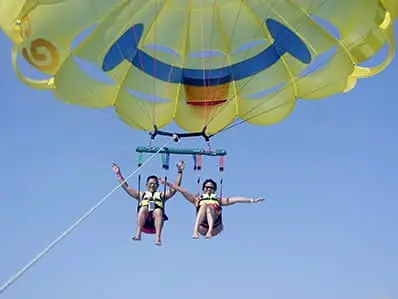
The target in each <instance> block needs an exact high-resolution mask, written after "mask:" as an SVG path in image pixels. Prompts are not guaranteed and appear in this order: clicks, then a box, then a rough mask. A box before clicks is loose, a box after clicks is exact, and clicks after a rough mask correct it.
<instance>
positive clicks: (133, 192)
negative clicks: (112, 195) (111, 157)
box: [112, 163, 140, 200]
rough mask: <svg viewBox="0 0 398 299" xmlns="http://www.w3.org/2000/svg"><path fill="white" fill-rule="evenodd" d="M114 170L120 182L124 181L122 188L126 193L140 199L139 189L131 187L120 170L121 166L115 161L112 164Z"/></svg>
mask: <svg viewBox="0 0 398 299" xmlns="http://www.w3.org/2000/svg"><path fill="white" fill-rule="evenodd" d="M112 170H113V172H114V173H115V175H116V177H117V179H118V181H119V183H121V184H122V183H123V184H122V188H123V190H124V191H126V193H127V194H128V195H130V196H131V197H133V198H135V199H137V200H138V199H139V198H140V194H139V192H138V191H137V190H135V189H134V188H131V187H129V185H128V184H127V181H125V179H124V177H123V175H122V172H121V171H120V168H119V166H117V165H116V164H115V163H113V164H112Z"/></svg>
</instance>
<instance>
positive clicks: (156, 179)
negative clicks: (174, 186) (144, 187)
mask: <svg viewBox="0 0 398 299" xmlns="http://www.w3.org/2000/svg"><path fill="white" fill-rule="evenodd" d="M150 179H154V180H155V181H156V184H157V185H159V180H158V177H157V176H156V175H150V176H149V177H147V178H146V183H147V184H148V182H149V180H150Z"/></svg>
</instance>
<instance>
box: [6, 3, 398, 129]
mask: <svg viewBox="0 0 398 299" xmlns="http://www.w3.org/2000/svg"><path fill="white" fill-rule="evenodd" d="M397 4H398V0H349V1H347V0H277V1H275V0H93V1H88V0H0V27H1V29H2V30H3V31H4V32H5V34H6V35H7V36H8V37H9V38H10V39H11V40H12V41H13V43H14V47H13V52H12V53H13V64H14V68H15V70H16V72H17V75H18V76H19V78H20V79H21V80H22V81H23V82H25V83H26V84H28V85H29V86H31V87H33V88H37V89H50V90H52V91H53V93H54V95H55V97H56V98H58V99H59V100H61V101H64V102H66V103H71V104H76V105H81V106H85V107H95V108H105V107H112V106H113V107H114V108H115V111H116V113H117V114H118V116H119V117H120V118H121V119H122V120H123V121H124V122H126V123H127V124H128V125H130V126H132V127H134V128H136V129H140V130H152V129H153V128H154V126H156V127H158V128H161V127H164V126H166V125H167V124H169V123H170V122H172V121H173V120H174V121H175V122H176V123H177V124H178V125H179V126H180V127H181V128H183V129H184V130H186V131H188V132H200V131H202V130H203V129H204V128H206V130H207V132H208V133H211V134H213V133H216V132H219V131H220V130H222V129H223V128H225V127H227V126H228V125H230V124H231V123H232V122H233V121H234V120H235V119H236V118H240V119H241V120H243V121H247V122H249V123H252V124H257V125H270V124H274V123H276V122H279V121H281V120H283V119H284V118H285V117H286V116H287V115H288V114H289V113H290V112H291V111H292V109H293V108H294V106H295V102H296V100H297V99H298V98H300V99H321V98H325V97H329V96H331V95H333V94H336V93H342V92H347V91H349V90H350V89H352V88H353V87H354V86H355V84H356V81H357V80H358V78H365V77H370V76H373V75H375V74H376V73H378V72H380V71H382V70H383V69H384V68H385V67H386V66H387V65H388V64H389V63H390V61H391V59H392V57H393V55H394V52H395V41H394V32H393V21H394V19H395V18H396V17H397V15H398V5H397ZM88 29H90V33H89V34H88V35H85V36H83V33H84V32H87V30H88ZM331 29H335V30H336V31H337V32H338V34H337V35H334V34H332V33H331ZM79 38H80V40H79ZM76 41H78V44H77V45H74V43H76ZM385 45H388V54H387V57H386V59H385V60H384V61H383V62H382V63H381V64H380V65H377V66H375V67H364V66H360V64H361V63H363V62H364V61H366V60H368V59H370V58H372V57H373V56H374V55H375V54H376V53H378V52H379V50H380V49H381V48H383V47H384V46H385ZM331 50H333V51H334V52H333V55H332V56H331V58H330V59H328V60H327V61H326V62H325V63H324V64H323V65H321V66H318V67H316V68H315V69H314V70H312V71H311V72H309V71H308V70H309V68H310V67H311V66H312V64H313V63H314V62H315V61H316V59H317V58H318V57H319V56H320V55H322V54H324V53H326V52H328V51H331ZM18 55H22V56H23V57H24V58H25V60H26V61H27V62H28V63H29V64H30V65H32V66H33V67H34V68H35V69H36V70H39V71H41V72H42V73H44V74H47V75H49V76H50V79H48V80H41V81H40V80H33V79H29V78H27V77H25V76H24V75H23V74H22V73H21V72H20V71H19V69H18V65H17V62H16V61H17V56H18ZM79 60H81V61H85V62H88V63H91V64H92V65H94V66H95V67H96V68H97V69H98V70H99V71H101V72H102V73H103V74H105V75H106V76H108V77H109V79H110V80H112V82H110V83H103V82H102V81H100V80H98V79H96V78H94V76H91V75H90V74H88V73H87V72H86V71H84V70H83V68H82V67H81V65H80V64H79Z"/></svg>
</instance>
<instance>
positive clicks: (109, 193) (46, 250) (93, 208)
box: [0, 139, 172, 294]
mask: <svg viewBox="0 0 398 299" xmlns="http://www.w3.org/2000/svg"><path fill="white" fill-rule="evenodd" d="M171 141H172V139H170V140H168V141H167V142H166V143H165V144H164V145H163V146H162V147H160V148H159V149H158V150H157V151H156V152H155V153H153V154H152V155H151V156H150V157H148V159H146V160H145V162H143V163H142V164H141V166H140V167H138V168H137V169H135V170H134V171H133V172H132V173H130V174H129V175H128V176H127V177H126V178H125V179H124V181H123V182H121V183H120V184H119V185H117V186H116V187H115V188H113V189H112V190H111V191H110V192H108V194H106V195H105V196H104V197H103V198H101V199H100V200H99V201H98V202H97V203H96V204H95V205H94V206H93V207H92V208H91V209H89V210H88V211H87V212H86V213H85V214H83V216H81V217H80V218H79V219H77V220H76V221H75V222H74V223H73V224H72V225H71V226H70V227H69V228H67V229H66V230H65V231H64V232H63V233H62V234H61V235H59V236H58V237H57V238H56V239H55V240H54V241H52V242H51V243H50V244H49V245H48V246H47V247H46V248H45V249H44V250H43V251H41V252H40V253H39V254H38V255H37V256H36V257H34V258H33V259H32V260H31V261H30V262H29V263H27V264H26V265H25V266H24V267H23V268H22V269H21V270H19V271H18V272H17V273H16V274H15V275H14V276H12V277H11V278H10V279H9V280H8V281H7V282H5V283H4V284H3V285H2V286H1V287H0V294H2V293H3V292H4V291H5V290H6V289H7V288H8V287H10V286H11V285H12V284H13V283H14V282H15V281H16V280H17V279H18V278H20V277H21V276H22V275H23V274H25V272H26V271H28V270H29V269H30V268H31V267H32V266H33V265H35V264H36V263H37V262H38V261H39V260H40V259H41V258H43V256H44V255H45V254H47V253H48V252H49V251H50V250H51V249H53V248H54V247H55V246H56V245H57V244H58V243H59V242H60V241H62V239H64V238H65V237H66V236H67V235H69V234H70V233H71V232H72V231H73V230H74V229H75V228H76V227H78V226H79V225H80V224H81V223H82V222H83V221H84V220H85V219H86V218H88V216H90V215H91V214H92V213H93V212H94V211H95V210H97V209H98V208H99V207H100V206H101V205H102V204H103V203H104V202H105V201H106V200H107V199H108V198H109V197H110V196H111V195H112V194H113V193H114V192H115V191H116V190H117V189H119V188H120V187H121V186H122V185H123V184H125V183H126V182H127V180H128V179H129V178H130V177H132V176H133V175H135V174H136V173H138V172H139V171H140V170H141V169H142V168H143V167H144V166H145V165H146V164H148V163H149V162H150V161H151V160H152V159H153V158H155V157H156V155H158V154H159V153H160V152H161V151H162V149H163V148H164V147H166V146H167V145H168V144H169V143H170V142H171Z"/></svg>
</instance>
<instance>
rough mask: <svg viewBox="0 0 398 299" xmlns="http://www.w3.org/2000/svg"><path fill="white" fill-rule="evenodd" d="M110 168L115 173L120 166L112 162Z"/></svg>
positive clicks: (118, 170) (118, 171)
mask: <svg viewBox="0 0 398 299" xmlns="http://www.w3.org/2000/svg"><path fill="white" fill-rule="evenodd" d="M112 170H113V172H114V173H115V174H116V175H118V174H120V167H119V166H117V164H116V163H112Z"/></svg>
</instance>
